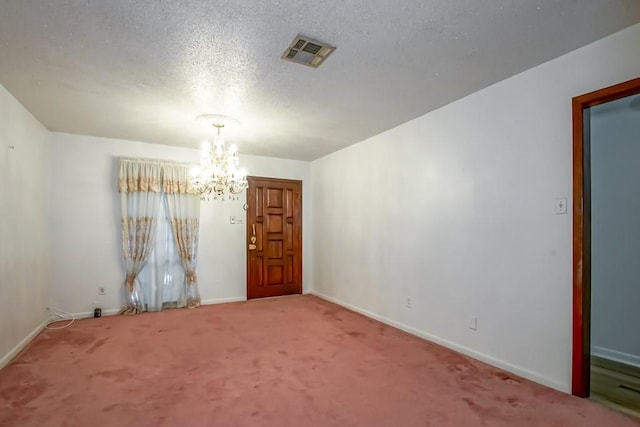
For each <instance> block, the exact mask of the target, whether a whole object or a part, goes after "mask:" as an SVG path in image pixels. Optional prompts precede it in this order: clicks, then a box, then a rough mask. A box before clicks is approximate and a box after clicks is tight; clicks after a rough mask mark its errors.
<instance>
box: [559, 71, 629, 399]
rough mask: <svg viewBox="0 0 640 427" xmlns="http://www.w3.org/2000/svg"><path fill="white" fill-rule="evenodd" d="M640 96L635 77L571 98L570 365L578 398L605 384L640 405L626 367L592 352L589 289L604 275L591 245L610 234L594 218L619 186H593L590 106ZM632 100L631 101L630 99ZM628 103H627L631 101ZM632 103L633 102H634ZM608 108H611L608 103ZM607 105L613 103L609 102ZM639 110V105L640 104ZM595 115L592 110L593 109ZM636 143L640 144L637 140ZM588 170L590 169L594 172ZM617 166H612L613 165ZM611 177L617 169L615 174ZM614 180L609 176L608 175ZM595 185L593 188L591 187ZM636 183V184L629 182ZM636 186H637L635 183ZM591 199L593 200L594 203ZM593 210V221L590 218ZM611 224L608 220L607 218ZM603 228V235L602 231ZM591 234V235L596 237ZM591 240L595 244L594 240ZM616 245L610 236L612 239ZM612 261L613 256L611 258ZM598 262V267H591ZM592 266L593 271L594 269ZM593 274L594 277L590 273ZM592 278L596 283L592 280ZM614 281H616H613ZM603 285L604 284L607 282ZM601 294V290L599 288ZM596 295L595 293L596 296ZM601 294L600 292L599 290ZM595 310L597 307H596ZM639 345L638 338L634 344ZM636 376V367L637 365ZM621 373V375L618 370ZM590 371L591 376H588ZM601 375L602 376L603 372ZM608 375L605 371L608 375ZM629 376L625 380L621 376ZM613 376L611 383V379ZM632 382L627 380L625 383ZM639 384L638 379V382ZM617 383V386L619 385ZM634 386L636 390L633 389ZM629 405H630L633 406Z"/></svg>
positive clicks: (599, 216)
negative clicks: (571, 313)
mask: <svg viewBox="0 0 640 427" xmlns="http://www.w3.org/2000/svg"><path fill="white" fill-rule="evenodd" d="M637 94H640V78H637V79H633V80H630V81H627V82H624V83H620V84H617V85H614V86H610V87H607V88H604V89H601V90H597V91H595V92H591V93H587V94H585V95H581V96H578V97H576V98H573V100H572V109H573V361H572V364H573V366H572V393H573V394H574V395H576V396H580V397H589V396H590V395H591V394H592V392H596V390H595V389H594V386H595V387H596V388H598V390H597V393H600V390H601V388H602V385H603V384H608V385H607V387H609V386H610V388H612V389H615V390H614V392H613V394H614V395H615V394H620V395H624V396H626V397H622V398H618V397H615V396H614V397H613V398H612V399H610V400H612V401H614V402H615V400H616V399H621V400H625V399H627V398H628V397H629V396H631V400H632V401H633V399H635V398H634V395H635V394H636V393H637V394H638V398H639V400H638V401H640V387H638V385H639V384H640V382H638V383H637V384H636V383H634V380H633V375H630V376H629V375H628V372H626V368H625V367H624V366H623V367H620V366H619V365H617V364H611V363H609V362H611V360H607V359H604V358H602V357H601V355H594V354H592V353H593V352H592V348H593V344H594V343H593V342H592V341H593V338H594V337H593V335H592V334H593V332H594V328H592V326H593V325H592V311H593V309H594V305H593V302H594V301H592V297H593V296H594V292H593V291H594V290H596V291H598V292H600V291H599V289H598V288H594V287H593V285H594V284H596V283H600V285H599V286H606V284H605V285H602V283H603V280H602V275H601V274H600V273H599V272H601V271H602V268H601V265H602V259H601V255H600V254H602V253H603V251H602V250H601V249H600V246H598V250H597V251H596V254H598V258H597V259H595V258H592V256H593V255H594V254H593V246H592V245H594V243H597V244H598V245H601V244H602V241H603V239H602V236H603V235H606V233H607V232H608V230H606V228H603V226H602V224H601V223H600V224H598V223H596V224H595V225H596V227H595V228H594V222H593V220H594V219H597V221H602V212H603V209H601V206H603V203H605V202H606V200H605V199H603V197H602V195H603V194H607V192H609V191H610V190H611V189H613V188H618V187H617V186H615V187H614V186H613V185H612V186H611V187H610V188H609V190H606V191H603V190H602V188H601V187H598V186H599V185H600V181H598V182H597V183H592V178H593V174H592V172H595V173H596V176H601V174H602V173H603V170H604V169H603V167H602V162H601V161H600V160H599V162H600V163H595V164H594V163H592V160H593V159H592V155H595V154H597V155H598V156H600V155H601V154H598V153H600V151H597V150H596V153H595V154H594V151H593V149H594V148H597V149H598V150H599V147H598V146H592V129H595V128H592V123H591V117H592V116H591V114H592V110H591V108H592V107H596V106H601V107H598V108H602V107H605V106H604V105H603V104H608V103H612V101H617V100H622V99H625V98H628V97H632V96H634V95H637ZM629 99H631V98H629ZM630 102H631V101H630ZM632 103H634V104H635V101H633V102H632ZM608 105H609V104H608ZM610 105H614V104H613V103H612V104H610ZM639 107H640V106H639ZM594 111H595V109H594ZM603 142H605V144H602V143H601V142H600V143H599V144H601V146H604V147H606V146H607V144H606V143H607V142H608V141H603ZM638 144H640V140H639V141H638ZM592 166H593V168H594V170H592ZM614 166H615V165H614ZM612 173H613V174H616V173H618V171H615V170H614V171H613V172H612ZM612 176H613V175H612ZM594 184H595V186H594ZM631 185H634V183H631ZM636 186H637V185H636ZM594 197H595V199H594ZM594 208H595V209H596V210H595V214H596V216H595V218H594V217H593V216H592V215H593V213H594ZM609 221H611V219H609ZM603 229H604V232H602V231H601V230H603ZM594 232H595V234H594ZM594 238H595V240H594ZM610 240H611V241H614V240H615V239H614V238H610ZM610 255H611V257H612V259H614V258H615V257H616V256H617V255H616V254H610ZM595 260H597V261H598V263H595V264H594V261H595ZM594 267H595V270H594ZM594 271H595V272H596V274H595V276H594V275H593V273H594ZM594 280H596V281H597V282H594ZM615 280H617V279H615ZM605 282H606V281H605ZM600 290H601V288H600ZM598 292H596V294H598ZM600 294H601V292H600ZM596 308H597V307H596ZM638 341H640V340H638ZM638 368H639V369H638V372H640V367H638ZM621 371H625V372H621ZM592 372H593V373H594V374H593V376H592ZM603 372H605V374H604V375H605V377H603V376H602V373H603ZM606 372H609V373H606ZM631 372H634V369H632V370H631ZM625 376H626V377H627V379H625V378H624V377H625ZM614 377H615V379H614ZM629 378H630V380H629ZM639 380H640V378H639ZM615 384H618V385H617V386H616V385H615ZM636 388H639V389H637V390H636ZM631 405H633V403H631Z"/></svg>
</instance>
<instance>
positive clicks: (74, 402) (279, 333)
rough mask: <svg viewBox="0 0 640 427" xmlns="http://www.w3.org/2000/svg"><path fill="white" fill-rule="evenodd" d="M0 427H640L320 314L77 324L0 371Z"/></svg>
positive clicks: (395, 333)
mask: <svg viewBox="0 0 640 427" xmlns="http://www.w3.org/2000/svg"><path fill="white" fill-rule="evenodd" d="M0 425H1V426H278V427H285V426H296V427H300V426H303V427H313V426H341V427H342V426H403V427H409V426H563V427H566V426H598V427H602V426H616V427H625V426H636V427H638V426H640V420H639V419H635V418H632V417H630V416H627V415H624V414H621V413H617V412H615V411H613V410H611V409H609V408H606V407H604V406H602V405H600V404H597V403H594V402H590V401H588V400H585V399H578V398H575V397H573V396H570V395H566V394H563V393H560V392H557V391H555V390H551V389H549V388H546V387H543V386H540V385H537V384H534V383H532V382H529V381H527V380H524V379H522V378H518V377H516V376H514V375H512V374H508V373H506V372H504V371H501V370H498V369H495V368H493V367H490V366H488V365H485V364H483V363H481V362H478V361H475V360H473V359H469V358H467V357H465V356H462V355H460V354H457V353H455V352H453V351H451V350H448V349H446V348H443V347H440V346H438V345H435V344H432V343H429V342H427V341H424V340H421V339H419V338H416V337H414V336H411V335H409V334H405V333H403V332H401V331H399V330H397V329H394V328H391V327H389V326H386V325H384V324H381V323H379V322H376V321H373V320H370V319H368V318H366V317H363V316H361V315H359V314H356V313H353V312H351V311H349V310H346V309H344V308H341V307H339V306H337V305H335V304H331V303H329V302H326V301H323V300H321V299H319V298H317V297H314V296H292V297H284V298H276V299H265V300H254V301H248V302H241V303H231V304H220V305H214V306H205V307H201V308H199V309H196V310H167V311H163V312H161V313H146V314H142V315H138V316H133V317H128V316H111V317H103V318H100V319H85V320H80V321H76V323H75V324H73V325H72V326H71V327H69V328H67V329H62V330H57V331H55V330H45V331H43V332H42V333H41V334H40V335H38V336H37V337H36V338H35V339H34V340H33V341H32V343H31V344H30V345H29V346H28V347H27V348H26V349H25V350H24V351H23V352H22V353H21V354H20V355H19V356H18V357H17V358H15V359H14V360H13V361H12V363H11V364H9V365H8V366H6V367H5V368H4V369H2V370H0Z"/></svg>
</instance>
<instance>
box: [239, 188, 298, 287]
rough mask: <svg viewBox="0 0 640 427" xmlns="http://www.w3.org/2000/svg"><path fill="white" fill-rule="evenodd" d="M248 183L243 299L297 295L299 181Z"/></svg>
mask: <svg viewBox="0 0 640 427" xmlns="http://www.w3.org/2000/svg"><path fill="white" fill-rule="evenodd" d="M248 179H249V188H248V190H247V204H248V209H247V298H248V299H252V298H262V297H271V296H279V295H289V294H300V293H302V209H301V207H302V181H293V180H284V179H275V178H257V177H249V178H248ZM253 245H255V246H253Z"/></svg>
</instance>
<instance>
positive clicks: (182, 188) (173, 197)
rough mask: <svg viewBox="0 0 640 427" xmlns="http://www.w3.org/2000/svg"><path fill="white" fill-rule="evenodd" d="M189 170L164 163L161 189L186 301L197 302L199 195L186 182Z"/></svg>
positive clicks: (195, 304) (196, 305)
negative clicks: (183, 276) (182, 269)
mask: <svg viewBox="0 0 640 427" xmlns="http://www.w3.org/2000/svg"><path fill="white" fill-rule="evenodd" d="M189 178H190V171H189V168H188V167H185V166H183V165H167V166H166V167H165V168H164V170H163V186H162V188H163V191H164V193H165V195H166V197H167V207H168V209H169V217H170V220H171V228H172V230H173V237H174V240H175V243H176V247H177V250H178V255H179V256H180V260H181V261H182V267H183V268H184V271H185V273H186V274H185V289H186V299H187V301H186V305H187V307H189V308H195V307H198V306H200V291H199V290H198V276H197V275H196V266H197V263H198V262H197V261H198V236H199V229H200V195H199V194H197V193H195V192H192V191H191V189H190V186H189Z"/></svg>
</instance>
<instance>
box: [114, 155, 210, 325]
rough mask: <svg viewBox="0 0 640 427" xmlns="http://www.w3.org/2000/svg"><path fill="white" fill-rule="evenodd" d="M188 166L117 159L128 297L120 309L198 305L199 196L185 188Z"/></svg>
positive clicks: (136, 310) (133, 310)
mask: <svg viewBox="0 0 640 427" xmlns="http://www.w3.org/2000/svg"><path fill="white" fill-rule="evenodd" d="M190 167H191V166H190V165H187V164H182V163H170V162H162V161H154V160H141V159H126V158H123V159H120V176H119V181H118V189H119V191H120V195H121V206H122V241H123V249H124V258H125V266H126V278H125V294H126V298H127V302H126V305H125V307H124V308H123V310H122V313H123V314H138V313H140V312H142V311H159V310H161V309H163V308H168V307H185V306H187V307H189V308H195V307H198V306H199V305H200V292H199V290H198V280H197V275H196V265H197V255H198V234H199V222H200V197H199V195H198V194H197V193H195V192H194V191H192V189H191V188H190V185H189V181H190Z"/></svg>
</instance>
